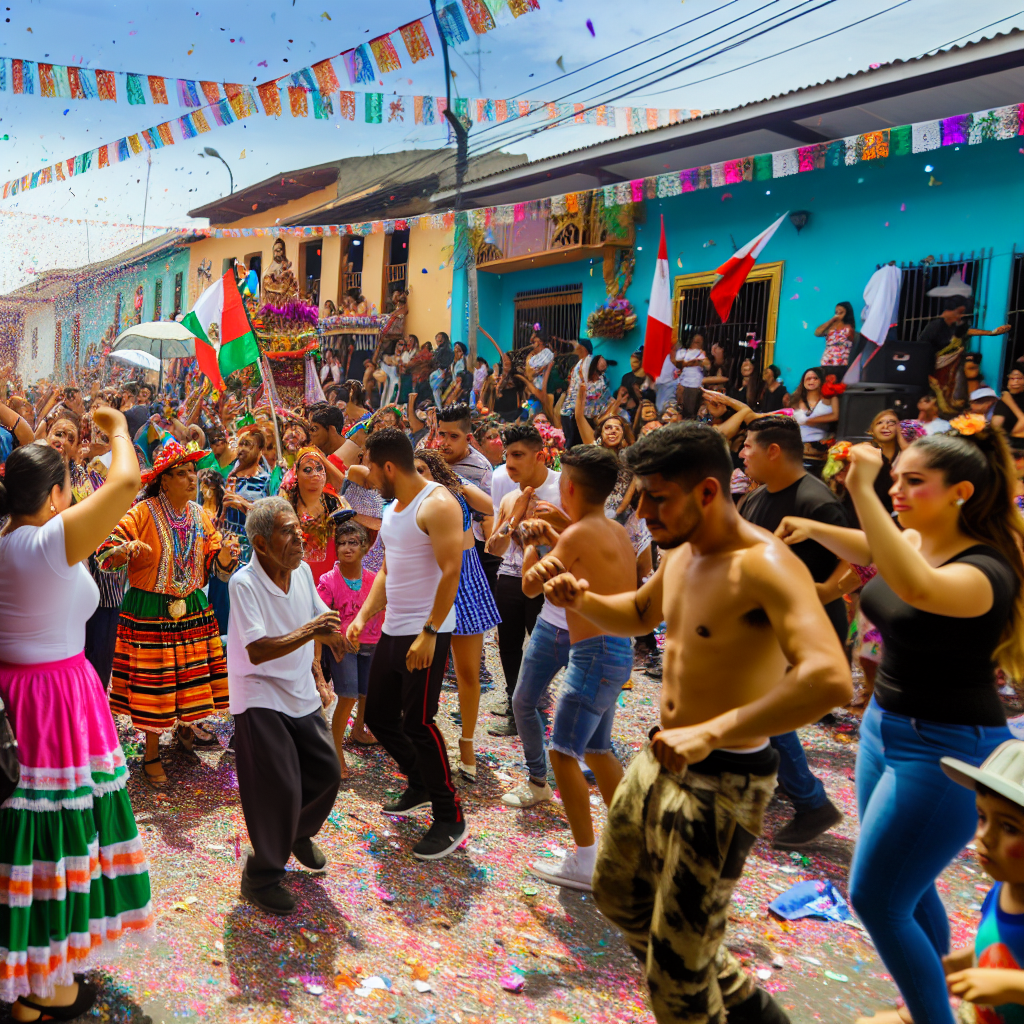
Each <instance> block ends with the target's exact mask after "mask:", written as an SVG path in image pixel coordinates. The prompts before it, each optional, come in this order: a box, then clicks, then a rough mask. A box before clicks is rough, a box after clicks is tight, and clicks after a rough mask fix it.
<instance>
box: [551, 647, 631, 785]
mask: <svg viewBox="0 0 1024 1024" xmlns="http://www.w3.org/2000/svg"><path fill="white" fill-rule="evenodd" d="M632 670H633V645H632V644H631V643H630V642H629V640H628V639H626V638H625V637H621V636H592V637H590V638H589V639H587V640H580V641H579V642H578V643H575V644H573V645H572V646H571V647H570V648H569V666H568V669H567V670H566V673H565V690H564V691H563V693H562V695H561V697H560V698H559V700H558V708H557V709H556V710H555V720H554V722H553V723H552V725H551V749H552V750H557V751H559V752H560V753H563V754H568V755H569V756H570V757H575V758H577V759H579V758H582V757H583V755H584V754H607V753H608V752H609V751H610V750H611V749H612V722H614V721H615V702H616V701H617V700H618V697H619V693H620V692H621V691H622V687H623V684H624V683H625V682H626V681H627V680H628V679H629V674H630V672H631V671H632ZM534 778H537V776H534Z"/></svg>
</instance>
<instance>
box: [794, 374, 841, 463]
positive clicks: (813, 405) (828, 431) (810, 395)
mask: <svg viewBox="0 0 1024 1024" xmlns="http://www.w3.org/2000/svg"><path fill="white" fill-rule="evenodd" d="M824 381H825V374H824V372H823V371H822V369H821V367H818V366H816V367H813V368H812V369H810V370H804V374H803V376H802V377H801V378H800V386H799V387H798V388H797V389H796V391H794V392H793V394H792V395H790V396H789V401H788V402H787V403H786V404H787V405H788V406H789V408H791V409H792V410H793V414H794V419H795V420H796V421H797V423H799V424H800V437H801V438H802V439H803V442H804V459H805V461H808V462H812V463H814V464H815V465H814V466H812V467H811V468H817V469H818V471H819V472H820V470H821V468H823V467H824V465H825V459H826V458H827V456H828V444H826V443H825V442H826V439H827V438H831V437H834V436H835V432H836V428H835V424H836V423H837V422H838V421H839V396H838V395H831V396H828V397H826V396H825V395H823V394H822V390H821V389H822V384H823V383H824Z"/></svg>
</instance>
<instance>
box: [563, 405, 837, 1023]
mask: <svg viewBox="0 0 1024 1024" xmlns="http://www.w3.org/2000/svg"><path fill="white" fill-rule="evenodd" d="M625 460H626V463H627V464H628V466H629V468H630V469H631V470H632V471H633V472H634V473H635V474H636V476H637V484H638V487H639V493H640V502H639V508H638V512H639V514H640V516H641V517H643V518H644V519H645V520H646V522H647V526H648V528H649V529H650V531H651V536H652V537H653V538H654V540H655V541H656V542H657V544H658V545H659V547H660V548H661V549H662V551H663V556H662V560H661V564H660V565H659V566H658V571H657V572H656V573H655V574H654V576H653V577H651V579H650V580H648V581H647V582H646V583H645V584H644V585H643V586H642V587H640V589H639V590H638V591H636V592H631V593H624V594H618V595H615V596H599V595H595V594H592V593H590V591H589V587H588V584H587V581H586V580H577V579H576V578H575V577H574V576H572V575H571V574H569V573H563V574H561V575H559V576H556V577H555V578H554V579H552V580H550V581H548V582H547V583H546V584H545V586H544V593H545V596H546V597H548V599H549V600H552V601H554V602H557V603H558V604H560V605H562V606H563V607H565V608H567V609H571V610H572V611H573V612H575V613H576V614H577V615H581V616H583V617H584V618H586V619H589V620H590V621H591V622H593V623H594V624H595V625H597V626H598V627H600V629H601V630H603V631H604V632H606V633H609V634H613V635H618V636H640V635H643V634H644V633H647V632H649V631H650V630H651V629H653V628H654V627H655V626H656V625H658V623H660V622H661V621H662V620H664V621H665V623H666V627H667V628H666V634H665V658H664V676H663V679H662V691H661V725H660V727H656V728H655V729H653V730H652V731H651V739H650V742H649V743H647V744H646V745H645V746H644V748H643V750H642V751H641V752H640V753H639V754H638V755H637V757H636V758H635V759H634V760H633V762H632V764H631V765H630V766H629V769H628V770H627V772H626V775H625V777H624V778H623V780H622V782H621V783H620V784H619V787H618V789H617V790H616V793H615V796H614V798H613V800H612V803H611V807H610V808H609V810H608V824H607V826H606V828H605V831H604V834H603V835H602V838H601V844H600V850H599V853H598V857H597V865H596V867H595V870H594V876H593V891H594V898H595V900H596V902H597V904H598V906H599V907H600V908H601V910H602V911H603V913H604V914H605V916H606V917H608V918H609V919H610V920H612V921H614V922H615V923H616V924H617V925H618V926H619V927H620V928H622V930H623V931H624V932H625V934H626V938H627V940H628V941H629V943H630V945H631V946H632V948H633V950H634V952H635V953H636V954H637V956H639V957H640V958H641V959H642V960H643V961H644V962H645V964H646V971H647V982H648V987H649V989H650V994H651V1004H652V1008H653V1010H654V1015H655V1017H656V1018H657V1020H658V1021H659V1022H662V1024H667V1022H669V1021H672V1022H673V1024H674V1022H678V1021H694V1022H696V1021H701V1022H706V1021H709V1020H715V1021H718V1020H722V1019H723V1018H724V1017H725V1015H726V1014H727V1016H728V1020H729V1022H730V1024H740V1022H744V1021H759V1022H761V1021H763V1022H768V1024H774V1022H784V1021H786V1020H787V1019H788V1018H787V1017H786V1015H785V1013H783V1011H782V1010H781V1009H780V1008H779V1007H778V1006H777V1005H776V1004H775V1003H774V1002H773V1001H772V999H771V997H770V996H769V995H768V993H767V992H765V991H764V990H763V989H757V988H755V986H754V983H753V980H752V979H751V978H750V977H749V976H748V975H746V974H744V972H743V970H742V968H741V967H740V965H739V963H738V961H737V960H736V959H735V957H733V955H732V954H731V953H730V952H729V951H728V950H727V949H726V948H725V947H724V945H723V944H722V937H723V934H724V931H725V921H726V917H727V915H728V911H729V900H730V897H731V894H732V890H733V888H734V886H735V884H736V881H737V879H738V878H739V876H740V874H741V872H742V869H743V863H744V861H745V860H746V857H747V854H748V853H749V852H750V849H751V847H752V846H753V844H754V841H755V840H756V839H757V837H758V836H759V835H760V833H761V829H762V826H763V823H764V811H765V807H766V806H767V804H768V801H769V800H770V799H771V797H772V793H773V791H774V789H775V771H776V767H777V765H778V755H777V754H776V753H775V751H774V749H773V748H772V747H771V746H770V744H769V742H768V738H769V737H770V736H777V735H779V734H780V733H784V732H787V731H789V730H792V729H796V728H799V727H800V726H802V725H806V724H807V723H809V722H813V721H816V720H817V719H818V718H820V717H821V715H822V714H824V712H825V711H827V710H828V709H829V708H831V707H834V706H835V705H836V704H837V703H839V704H841V703H843V702H845V701H846V700H848V699H849V696H850V693H851V691H852V686H851V681H850V670H849V667H848V666H847V664H846V659H845V657H844V656H843V650H842V647H841V646H840V645H839V641H838V640H837V638H836V635H835V632H834V631H833V630H832V628H831V626H830V624H829V621H828V618H827V617H826V615H825V612H824V610H823V609H822V606H821V602H820V601H819V600H818V596H817V593H816V591H815V589H814V583H813V581H812V579H811V575H810V573H809V572H808V571H807V568H806V567H805V566H804V565H803V563H802V562H801V561H800V560H799V559H798V558H796V557H795V556H794V555H793V553H792V552H791V551H789V550H788V549H786V548H784V547H783V545H782V544H781V543H780V542H779V541H778V540H777V539H776V538H774V537H773V536H772V535H771V534H769V533H767V532H766V531H765V530H762V529H760V528H758V527H755V526H753V525H751V524H750V523H747V522H745V521H744V520H742V519H741V518H740V516H739V514H738V513H737V511H736V508H735V506H734V505H733V503H732V498H731V497H730V494H729V481H730V477H731V476H732V458H731V456H730V454H729V449H728V446H727V445H726V443H725V441H724V439H723V438H722V436H721V435H720V434H718V433H717V432H716V431H715V430H713V429H711V428H710V427H707V426H704V425H702V424H697V423H680V424H674V425H671V426H667V427H662V428H661V429H660V430H656V431H654V432H653V433H651V434H648V435H647V436H645V437H643V438H641V440H640V441H638V442H637V443H636V444H635V445H633V446H632V447H631V448H628V449H627V450H626V452H625ZM723 1010H724V1011H725V1012H724V1013H723Z"/></svg>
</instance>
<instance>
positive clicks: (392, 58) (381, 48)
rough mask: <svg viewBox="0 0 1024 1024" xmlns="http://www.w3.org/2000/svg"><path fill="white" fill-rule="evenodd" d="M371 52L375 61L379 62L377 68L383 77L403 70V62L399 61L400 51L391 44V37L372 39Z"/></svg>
mask: <svg viewBox="0 0 1024 1024" xmlns="http://www.w3.org/2000/svg"><path fill="white" fill-rule="evenodd" d="M370 52H371V53H372V54H373V59H374V60H375V61H376V62H377V67H378V69H379V70H380V73H381V74H382V75H383V74H386V73H387V72H389V71H398V70H400V69H401V67H402V62H401V61H400V60H399V59H398V51H397V50H396V49H395V44H394V43H393V42H391V36H390V35H384V36H377V38H376V39H371V40H370Z"/></svg>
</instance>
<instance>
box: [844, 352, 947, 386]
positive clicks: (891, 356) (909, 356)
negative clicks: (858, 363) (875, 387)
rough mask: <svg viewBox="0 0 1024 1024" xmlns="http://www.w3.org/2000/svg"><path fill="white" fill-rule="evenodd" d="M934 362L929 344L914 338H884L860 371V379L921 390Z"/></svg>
mask: <svg viewBox="0 0 1024 1024" xmlns="http://www.w3.org/2000/svg"><path fill="white" fill-rule="evenodd" d="M934 364H935V351H934V350H933V349H932V347H931V345H928V344H924V345H922V344H919V343H918V342H916V341H887V342H886V343H885V344H884V345H883V346H882V347H881V348H880V349H879V350H878V351H877V352H876V353H875V355H874V356H873V358H872V359H871V361H870V362H869V363H868V364H867V366H865V367H864V368H863V370H862V372H861V380H864V381H872V382H874V383H876V384H903V385H907V386H910V387H914V388H917V390H918V391H925V390H926V389H927V387H928V375H929V374H930V373H931V372H932V367H933V366H934Z"/></svg>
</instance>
